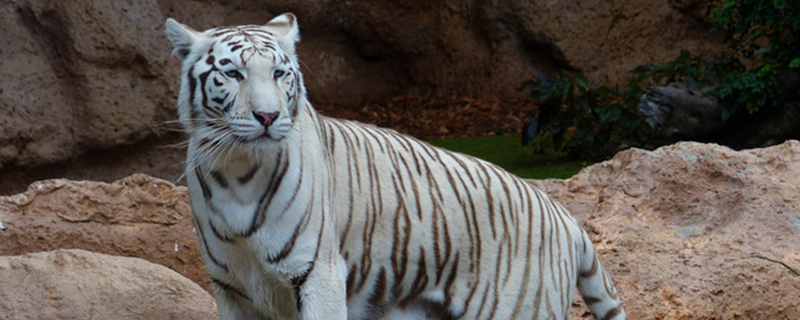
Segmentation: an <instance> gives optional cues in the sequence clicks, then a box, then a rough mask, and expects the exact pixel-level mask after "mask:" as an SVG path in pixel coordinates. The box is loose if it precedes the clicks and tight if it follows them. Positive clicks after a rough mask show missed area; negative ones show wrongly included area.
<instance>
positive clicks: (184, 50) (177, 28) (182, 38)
mask: <svg viewBox="0 0 800 320" xmlns="http://www.w3.org/2000/svg"><path fill="white" fill-rule="evenodd" d="M166 25H167V39H169V41H170V42H172V54H173V55H175V56H177V57H178V58H181V60H183V59H186V56H188V55H189V53H190V52H191V49H192V45H193V44H194V43H195V42H197V41H199V40H200V39H202V38H203V36H202V34H201V33H199V32H197V31H194V29H192V28H189V27H187V26H185V25H183V24H181V23H179V22H178V21H175V20H174V19H172V18H169V19H167V24H166Z"/></svg>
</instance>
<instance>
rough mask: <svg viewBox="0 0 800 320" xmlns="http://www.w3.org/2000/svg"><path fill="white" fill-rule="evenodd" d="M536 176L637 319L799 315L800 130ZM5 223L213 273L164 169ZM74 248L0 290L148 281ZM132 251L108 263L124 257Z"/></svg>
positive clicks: (42, 199) (7, 244) (30, 204)
mask: <svg viewBox="0 0 800 320" xmlns="http://www.w3.org/2000/svg"><path fill="white" fill-rule="evenodd" d="M530 182H531V183H532V184H534V185H536V186H538V187H540V188H542V189H544V190H546V191H547V192H548V193H549V194H550V195H552V196H553V197H554V198H556V199H558V200H559V201H560V202H561V203H562V204H564V205H565V206H566V207H567V208H569V209H570V211H571V212H572V213H573V214H574V215H575V217H577V218H578V219H579V220H580V221H581V222H582V223H583V225H584V226H585V228H586V229H587V230H588V231H589V233H590V235H591V236H592V239H593V240H594V241H595V244H596V246H597V248H598V251H599V252H600V254H601V256H602V259H603V261H604V264H605V266H606V268H607V269H608V272H609V273H610V274H611V275H612V277H613V278H614V280H615V282H616V285H617V288H618V289H619V290H620V292H621V295H622V297H623V302H624V304H625V307H626V309H627V312H628V314H629V317H630V318H631V319H794V318H796V316H797V315H798V314H800V300H799V299H797V297H798V296H800V274H798V271H799V270H800V142H797V141H790V142H786V143H784V144H781V145H779V146H776V147H772V148H767V149H753V150H746V151H741V152H737V151H733V150H731V149H728V148H725V147H721V146H717V145H708V144H698V143H678V144H675V145H672V146H667V147H664V148H660V149H658V150H655V151H645V150H638V149H631V150H628V151H624V152H621V153H619V154H618V155H617V156H615V157H614V158H613V159H612V160H609V161H606V162H603V163H599V164H596V165H593V166H590V167H587V168H585V169H584V170H582V171H581V172H580V173H579V174H577V175H576V176H574V177H572V178H570V179H566V180H539V181H530ZM0 221H2V223H3V224H4V225H5V229H4V230H2V231H0V244H2V245H0V255H6V256H13V255H21V254H26V253H31V252H39V251H47V250H55V249H59V248H80V249H86V250H90V251H94V252H97V253H103V254H111V255H119V256H131V257H138V258H142V259H146V260H149V261H151V262H154V263H157V264H162V265H165V266H167V267H169V268H171V269H173V270H174V271H176V272H177V273H179V274H182V275H184V276H186V277H188V278H189V279H191V280H193V281H194V282H196V283H198V284H199V285H200V286H202V287H204V288H207V285H208V279H207V278H206V275H205V272H204V269H203V266H202V259H201V258H200V252H199V249H198V247H197V240H196V236H195V235H194V233H193V230H192V227H191V216H190V210H189V206H188V197H187V195H186V191H185V188H183V187H176V186H174V185H172V184H170V183H168V182H166V181H163V180H159V179H156V178H152V177H149V176H145V175H133V176H130V177H128V178H125V179H122V180H119V181H117V182H114V183H111V184H107V183H99V182H87V181H67V180H48V181H41V182H37V183H34V184H32V185H31V186H30V187H29V188H28V190H27V191H26V192H24V193H21V194H18V195H14V196H9V197H0ZM80 254H88V253H83V252H81V253H80ZM65 255H66V256H67V257H72V256H74V255H75V253H74V251H58V252H56V253H48V254H45V255H44V256H41V257H45V258H38V257H40V256H38V255H33V257H37V258H36V259H46V260H49V261H52V262H50V264H54V265H56V266H62V267H58V268H60V269H59V270H60V271H59V272H61V273H68V272H70V271H73V273H72V275H71V276H70V277H61V276H59V277H50V278H49V279H47V281H31V282H27V283H25V282H23V284H22V285H9V284H8V283H7V282H6V281H7V280H4V285H3V286H0V297H8V296H11V295H22V294H25V295H27V296H28V297H29V298H28V299H30V300H36V301H48V302H52V301H56V300H57V299H61V295H55V296H54V295H51V294H49V293H48V292H49V291H47V290H42V289H41V288H44V287H47V286H52V285H55V286H58V285H63V284H59V283H60V282H67V281H76V280H74V279H73V278H71V277H79V276H81V275H82V276H83V277H86V278H88V279H93V280H103V281H108V282H109V286H112V287H113V286H115V284H114V282H117V281H120V282H130V281H134V282H138V281H139V280H137V279H139V278H130V277H119V276H115V274H116V273H117V272H127V271H124V268H116V267H115V268H112V271H110V272H106V273H101V274H102V276H101V278H102V279H98V276H96V275H94V276H93V275H92V274H91V273H80V272H77V273H75V272H74V270H70V269H71V268H84V267H83V266H79V264H76V263H64V262H63V261H64V259H65V258H64V256H65ZM25 257H32V255H28V256H23V257H4V258H0V279H10V278H16V279H24V278H26V277H29V276H30V275H28V274H26V272H27V273H32V274H33V273H36V272H39V271H37V270H36V269H33V268H28V269H25V268H23V269H20V268H10V267H9V265H13V264H14V263H17V264H19V263H21V262H14V261H24V260H25V259H31V258H25ZM69 259H72V260H75V259H76V258H69ZM69 259H68V260H69ZM81 259H84V258H81ZM126 259H127V258H126ZM123 260H124V259H120V260H119V261H118V260H115V259H106V260H104V261H109V262H108V263H110V264H120V265H124V264H125V263H126V262H125V261H123ZM59 261H61V262H59ZM114 270H116V271H114ZM175 276H178V275H175ZM84 281H85V279H84ZM137 285H140V286H153V289H151V290H150V291H147V292H151V293H153V295H155V296H157V297H160V298H163V300H164V301H177V300H174V297H171V296H170V294H169V290H167V291H164V290H163V289H161V290H159V289H158V288H159V287H158V286H160V285H162V284H159V283H154V282H145V281H143V280H142V282H141V284H137ZM22 288H25V290H22ZM192 297H194V296H192ZM207 298H208V297H202V298H197V299H207ZM54 299H56V300H54ZM71 299H72V300H70V303H73V304H81V303H84V304H85V305H86V306H91V305H93V304H95V303H97V301H99V300H94V298H93V297H90V296H84V295H80V296H73V297H71ZM81 299H83V300H81ZM170 299H172V300H170ZM193 299H194V298H193ZM7 301H9V300H7V299H6V300H4V299H0V310H2V311H3V313H4V314H18V315H20V314H23V313H21V311H20V309H14V308H22V307H18V306H16V305H12V304H10V303H9V302H7ZM181 301H187V300H181ZM204 301H205V300H204ZM171 303H172V302H171ZM174 303H184V302H180V301H178V302H174ZM204 304H207V303H205V302H204ZM78 310H91V308H88V307H87V308H84V309H78ZM9 312H10V313H9ZM14 312H16V313H14ZM83 312H89V311H83ZM585 312H586V311H585V309H584V308H583V306H582V304H581V303H580V300H579V299H577V300H576V303H575V306H574V307H573V315H572V319H582V318H583V316H585ZM48 315H49V314H48ZM84 315H88V314H84ZM21 318H22V319H33V318H30V317H28V318H25V317H21ZM34 318H35V317H34ZM79 318H80V317H79Z"/></svg>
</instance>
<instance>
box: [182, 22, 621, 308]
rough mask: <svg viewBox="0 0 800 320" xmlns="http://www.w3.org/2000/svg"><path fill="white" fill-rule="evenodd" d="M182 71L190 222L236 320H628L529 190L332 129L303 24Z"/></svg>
mask: <svg viewBox="0 0 800 320" xmlns="http://www.w3.org/2000/svg"><path fill="white" fill-rule="evenodd" d="M167 35H168V38H169V39H170V41H172V43H173V45H174V53H175V55H177V56H179V57H180V58H182V59H183V61H184V63H183V78H182V86H181V93H180V98H179V102H178V103H179V113H180V120H181V121H182V122H183V123H184V126H185V128H186V130H187V132H188V133H189V136H190V140H189V153H188V161H187V163H188V164H187V177H188V185H189V192H190V196H191V200H192V208H193V210H194V222H195V226H196V229H197V233H198V236H199V238H200V243H201V248H202V251H203V254H204V257H205V260H206V265H207V268H208V272H209V274H210V276H211V279H212V285H213V287H214V293H215V298H216V300H217V305H218V308H219V311H220V315H221V317H222V318H223V319H275V320H277V319H305V320H308V319H318V320H321V319H341V320H343V319H504V320H505V319H531V318H534V319H551V318H553V319H565V318H567V316H568V314H569V309H570V306H571V299H572V295H573V293H574V290H575V288H576V285H577V286H578V287H579V288H580V291H581V293H582V296H583V297H584V300H585V301H586V302H587V304H588V305H589V306H590V308H591V310H592V312H593V313H594V314H595V317H596V318H598V319H624V318H625V312H624V311H623V309H622V306H621V305H620V301H619V298H618V297H617V294H616V289H614V287H613V285H612V284H611V281H610V278H609V277H608V276H607V275H606V273H605V272H604V271H603V269H602V266H601V265H600V262H599V259H598V257H597V253H596V252H595V249H594V246H593V245H592V242H591V241H590V239H589V237H588V236H587V234H586V232H584V231H583V230H582V229H581V228H580V226H579V224H578V223H577V222H576V221H575V219H574V218H572V217H571V216H570V215H569V213H568V212H567V211H566V210H565V209H564V208H563V207H562V206H560V205H559V204H558V203H556V202H554V201H553V200H551V199H550V198H548V197H547V196H546V195H545V194H544V193H542V192H541V191H539V190H537V189H535V188H533V187H531V186H530V185H528V184H527V183H525V182H524V181H523V180H521V179H519V178H517V177H515V176H513V175H511V174H509V173H507V172H505V171H503V170H502V169H500V168H498V167H496V166H495V165H493V164H491V163H487V162H484V161H481V160H478V159H475V158H472V157H469V156H466V155H462V154H458V153H453V152H449V151H446V150H442V149H438V148H436V147H433V146H431V145H428V144H426V143H424V142H420V141H418V140H416V139H414V138H411V137H408V136H404V135H402V134H399V133H397V132H395V131H392V130H387V129H382V128H377V127H374V126H370V125H365V124H361V123H357V122H353V121H344V120H337V119H332V118H327V117H324V116H321V115H318V114H317V113H316V112H315V111H314V109H313V108H312V107H311V105H310V104H309V103H308V101H307V98H306V92H305V88H304V86H303V80H302V75H301V73H300V72H299V67H298V64H297V58H296V56H295V53H294V50H295V43H296V41H297V40H298V39H299V37H298V28H297V23H296V19H295V17H294V16H293V15H291V14H284V15H281V16H279V17H277V18H275V19H273V20H272V21H270V22H269V23H267V24H266V25H265V26H239V27H230V28H216V29H211V30H207V31H205V32H196V31H193V30H191V29H189V28H188V27H186V26H183V25H181V24H179V23H177V22H175V21H174V20H171V19H170V20H168V21H167Z"/></svg>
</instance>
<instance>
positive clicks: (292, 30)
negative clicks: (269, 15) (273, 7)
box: [266, 12, 300, 54]
mask: <svg viewBox="0 0 800 320" xmlns="http://www.w3.org/2000/svg"><path fill="white" fill-rule="evenodd" d="M266 26H267V27H269V29H270V31H272V32H273V33H275V35H277V36H278V42H279V43H280V45H281V47H283V50H285V51H287V52H288V53H289V54H294V45H295V43H297V42H298V41H300V28H299V27H298V26H297V17H295V16H294V14H292V13H289V12H287V13H284V14H282V15H279V16H277V17H275V18H273V19H272V20H270V21H269V22H267V24H266Z"/></svg>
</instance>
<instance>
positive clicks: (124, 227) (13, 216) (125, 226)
mask: <svg viewBox="0 0 800 320" xmlns="http://www.w3.org/2000/svg"><path fill="white" fill-rule="evenodd" d="M0 221H1V222H2V224H3V225H4V226H5V229H4V230H2V231H0V255H20V254H25V253H30V252H39V251H49V250H55V249H60V248H70V249H73V248H75V249H85V250H89V251H94V252H100V253H105V254H111V255H120V256H130V257H138V258H143V259H145V260H149V261H150V262H154V263H157V264H161V265H164V266H167V267H169V268H171V269H172V270H175V271H176V272H178V273H180V274H182V275H184V276H186V277H188V278H189V279H192V280H193V281H195V282H197V283H199V284H200V285H202V286H203V287H205V288H207V287H208V281H209V279H208V274H207V273H206V270H205V267H204V265H203V258H202V256H200V251H199V248H198V243H197V235H196V234H195V233H194V228H193V224H192V216H191V209H190V206H189V196H188V194H187V193H186V188H185V187H176V186H174V185H173V184H171V183H169V182H166V181H164V180H161V179H156V178H152V177H149V176H145V175H133V176H130V177H127V178H125V179H121V180H118V181H116V182H114V183H110V184H109V183H102V182H92V181H69V180H64V179H58V180H47V181H40V182H36V183H33V184H31V185H30V187H29V188H28V191H26V192H25V193H21V194H17V195H13V196H8V197H0Z"/></svg>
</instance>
